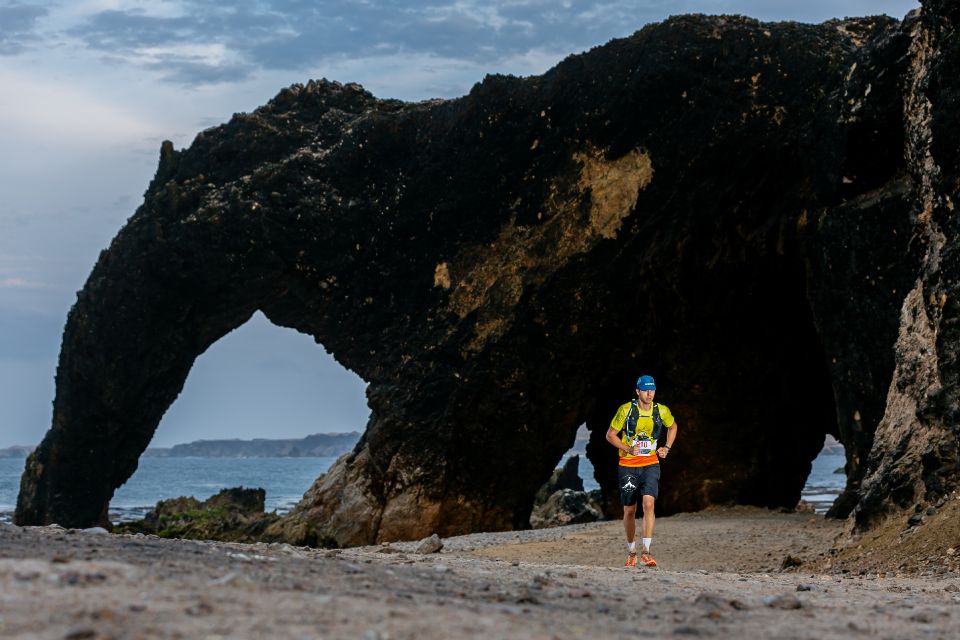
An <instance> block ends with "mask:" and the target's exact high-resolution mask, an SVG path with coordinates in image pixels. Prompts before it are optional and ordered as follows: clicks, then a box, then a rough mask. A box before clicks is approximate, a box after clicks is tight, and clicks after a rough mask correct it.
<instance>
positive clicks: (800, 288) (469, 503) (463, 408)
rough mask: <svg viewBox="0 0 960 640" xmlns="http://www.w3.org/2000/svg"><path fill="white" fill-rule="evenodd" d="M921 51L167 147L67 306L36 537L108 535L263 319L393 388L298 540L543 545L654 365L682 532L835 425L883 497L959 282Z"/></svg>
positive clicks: (825, 53) (683, 75) (262, 119)
mask: <svg viewBox="0 0 960 640" xmlns="http://www.w3.org/2000/svg"><path fill="white" fill-rule="evenodd" d="M921 28H922V29H925V28H927V27H926V26H921V27H918V26H917V23H912V26H909V28H908V26H903V27H901V25H899V24H898V23H896V22H895V21H892V20H889V19H882V18H877V19H864V20H851V21H845V22H834V23H826V24H824V25H819V26H804V25H796V24H780V25H764V24H760V23H757V22H755V21H752V20H749V19H744V18H704V17H684V18H677V19H672V20H670V21H667V22H666V23H663V24H662V25H657V26H653V27H648V28H646V29H644V30H643V31H641V32H638V33H637V34H635V35H634V36H633V37H631V38H628V39H624V40H618V41H613V42H611V43H609V44H608V45H606V46H604V47H600V48H598V49H596V50H594V51H591V52H590V53H588V54H584V55H582V56H574V57H571V58H569V59H567V60H566V61H564V62H563V63H562V64H560V65H558V66H557V67H556V68H555V69H553V70H551V71H550V72H548V73H547V74H545V75H543V76H540V77H534V78H528V79H524V80H519V79H516V78H505V77H489V78H487V79H486V80H485V81H484V82H483V83H482V84H479V85H477V86H476V87H475V88H474V89H473V91H471V93H470V95H468V96H466V97H464V98H462V99H459V100H452V101H435V102H428V103H420V104H403V103H400V102H396V101H380V100H376V99H374V98H373V97H372V96H370V95H369V94H367V93H366V92H364V91H363V90H362V89H361V88H359V87H357V86H356V85H346V86H342V85H339V84H336V83H328V82H319V83H310V84H308V85H307V86H305V87H304V86H294V87H291V88H290V89H287V90H284V91H283V92H281V93H280V94H279V95H278V96H277V97H276V98H275V99H274V100H273V101H271V102H270V103H269V104H268V105H266V106H265V107H263V108H261V109H258V110H257V111H256V112H254V113H253V114H249V115H239V116H236V117H235V118H234V119H233V120H231V122H230V123H228V124H227V125H224V126H223V127H219V128H217V129H214V130H209V131H206V132H204V133H202V134H200V136H198V138H197V140H196V141H195V142H194V143H193V145H192V146H191V147H190V148H189V149H187V150H186V151H184V152H174V151H173V150H172V148H171V147H170V146H169V145H167V146H165V147H164V150H163V153H162V159H161V164H160V167H159V169H158V172H157V176H156V177H155V179H154V181H153V183H152V184H151V185H150V188H149V190H148V193H147V197H146V199H145V202H144V205H143V206H142V207H141V208H140V209H139V210H138V211H137V213H136V214H135V216H134V217H133V218H132V219H131V220H130V222H129V223H128V224H127V226H126V227H125V228H124V229H123V230H122V231H121V233H120V234H119V235H118V237H117V238H116V239H115V241H114V242H113V244H112V245H111V247H110V249H108V250H107V251H106V252H104V254H103V255H102V256H101V258H100V260H99V262H98V264H97V266H96V268H95V269H94V272H93V273H92V274H91V277H90V279H89V280H88V282H87V285H86V286H85V288H84V291H83V292H81V295H80V298H79V299H78V302H77V305H76V306H75V307H74V309H73V310H72V311H71V314H70V317H69V319H68V324H67V328H66V331H65V335H64V347H63V350H62V353H61V359H60V364H59V368H58V386H57V398H56V401H55V413H54V420H53V427H52V429H51V430H50V432H48V434H47V437H46V438H45V439H44V442H43V443H42V445H41V447H40V448H39V449H38V451H37V452H35V454H34V455H33V456H31V458H30V460H29V461H28V465H27V470H26V472H25V474H24V479H23V483H22V490H21V495H20V499H19V502H18V510H17V521H18V522H21V523H43V522H51V521H58V522H61V523H62V524H68V525H75V526H81V525H88V524H92V523H95V522H102V521H103V519H104V517H105V506H106V501H107V500H108V499H109V495H110V493H111V492H112V490H113V488H115V487H116V486H117V485H118V484H119V483H120V482H122V481H123V480H124V479H125V478H126V477H127V476H129V473H130V472H132V465H133V464H135V460H136V456H137V455H139V452H140V451H142V449H143V448H145V447H146V443H147V442H148V441H149V438H150V435H151V433H152V429H153V428H155V426H156V421H157V420H159V414H161V413H162V411H163V410H164V408H165V407H166V406H167V405H169V403H170V402H171V401H172V400H173V398H174V397H175V396H176V393H177V392H178V391H179V389H180V386H181V385H182V384H183V379H184V378H185V376H186V372H187V371H188V370H189V366H190V363H191V362H192V359H193V358H194V357H196V355H197V354H198V353H200V352H202V350H203V349H205V348H206V347H207V346H209V344H211V343H212V342H213V341H215V340H216V339H217V338H218V337H219V336H220V335H223V333H224V332H225V331H228V330H229V329H230V328H232V327H234V326H237V324H239V323H241V322H243V321H244V320H245V319H246V318H247V317H249V315H250V314H251V313H253V311H254V310H255V309H261V310H262V311H263V312H264V313H265V314H266V315H267V317H268V318H269V319H270V320H271V321H273V322H274V323H276V324H279V325H282V326H287V327H293V328H295V329H297V330H299V331H303V332H305V333H309V334H310V335H313V336H314V337H315V339H316V340H317V341H318V342H319V343H321V344H323V345H324V347H326V348H327V349H329V350H330V351H331V352H332V353H333V354H334V355H335V357H336V358H337V359H338V360H339V361H340V362H341V363H342V364H344V365H345V366H346V367H348V368H349V369H351V370H353V371H355V372H357V373H358V374H359V375H360V376H361V377H363V378H364V379H365V380H366V381H368V382H369V385H370V386H369V389H368V398H369V403H370V408H371V411H372V414H371V418H370V422H369V423H368V426H367V430H366V433H365V434H364V436H363V438H362V439H361V441H360V442H359V444H358V445H357V448H356V449H355V451H354V452H353V454H351V455H349V456H347V457H345V458H343V459H341V460H340V461H339V462H338V463H337V464H336V465H335V466H334V467H333V468H332V469H331V471H330V472H329V473H328V474H326V475H325V476H324V477H322V478H320V479H319V480H318V482H317V483H316V484H315V485H314V487H313V488H311V490H310V491H308V493H307V495H306V496H305V497H304V500H303V501H302V502H301V503H300V505H298V507H297V508H296V509H295V510H294V511H293V512H292V513H291V514H290V516H289V517H288V518H286V519H285V520H284V522H283V523H282V524H281V526H278V527H277V528H276V529H275V530H274V531H273V532H272V535H274V536H276V537H282V538H284V539H287V540H290V541H295V542H307V543H314V544H317V543H330V542H332V543H336V544H358V543H365V542H374V541H377V540H387V539H395V538H411V537H417V536H420V535H423V534H427V533H431V532H434V531H436V532H438V533H441V534H451V533H458V532H464V531H470V530H477V529H502V528H510V527H523V526H526V523H527V518H528V516H529V511H530V505H531V501H532V499H533V495H534V493H535V491H536V489H537V487H538V486H539V485H540V483H542V482H543V481H544V480H545V479H546V478H547V477H548V476H549V474H550V471H551V470H552V469H553V467H554V465H555V464H556V462H557V460H559V458H560V456H561V455H562V454H563V452H564V451H566V450H567V449H568V448H569V446H570V445H571V444H572V442H573V438H574V434H575V431H576V428H577V425H579V424H581V423H583V422H587V424H588V425H589V426H590V428H591V429H592V431H593V440H594V442H593V443H592V446H591V450H590V454H589V455H590V457H591V460H592V461H593V463H594V465H595V466H596V467H597V468H598V469H603V468H606V469H608V470H609V467H610V465H611V464H612V461H611V458H604V457H603V449H602V448H600V447H598V446H597V445H598V444H600V445H602V442H600V440H599V438H601V437H602V431H603V429H605V427H606V423H607V422H608V421H609V416H610V413H611V411H612V410H613V408H614V407H615V406H616V405H617V404H618V403H620V402H623V401H624V400H625V399H626V398H627V397H629V393H630V381H631V380H633V379H634V378H635V376H636V375H637V373H638V372H639V371H640V370H648V371H653V372H655V373H656V374H657V376H658V378H659V380H660V381H661V384H662V386H663V389H664V391H663V395H662V397H661V399H662V400H663V401H664V402H666V403H668V404H670V405H671V406H672V407H673V408H674V409H675V410H676V413H677V415H678V416H679V417H680V419H681V424H682V425H684V429H685V431H684V435H683V440H682V441H681V443H680V445H679V447H678V448H677V456H676V457H675V458H674V459H673V461H672V463H671V464H672V465H673V466H672V467H671V473H672V474H674V475H673V479H672V480H671V484H670V485H668V486H667V487H666V493H665V495H664V499H663V500H662V503H661V504H662V508H663V509H664V510H666V511H670V510H677V509H685V508H698V507H702V506H705V505H707V504H711V503H716V502H728V501H737V502H748V503H754V504H764V505H768V506H775V505H782V506H789V504H790V503H791V501H795V499H796V498H798V497H799V491H800V488H801V487H802V485H803V478H804V477H805V475H806V473H807V472H808V471H809V462H810V460H812V459H813V457H814V456H815V455H816V453H817V451H818V450H819V446H820V444H821V443H822V435H823V433H824V432H826V431H831V430H836V431H837V432H838V433H839V435H840V436H841V438H842V439H844V441H845V442H846V443H848V444H849V443H851V442H852V443H853V444H854V445H855V446H854V447H853V448H852V449H851V448H849V447H848V451H851V450H852V451H853V453H851V454H850V466H851V469H852V473H851V476H850V478H851V479H850V485H849V486H848V494H847V502H846V506H845V507H844V508H845V509H846V510H847V511H849V509H852V508H853V505H854V504H861V506H863V505H864V504H865V503H858V500H860V497H861V493H860V486H859V482H860V481H861V480H862V479H863V478H864V477H865V476H866V475H867V474H868V473H870V472H871V470H875V469H882V468H883V467H882V466H881V465H879V463H877V462H876V461H874V462H869V463H866V462H865V461H866V460H867V457H868V454H870V455H871V456H872V455H873V454H871V447H872V446H873V437H872V434H873V432H874V430H875V429H876V428H877V425H878V424H879V423H880V422H881V420H888V421H889V420H891V417H890V406H891V405H890V403H889V402H887V403H886V405H885V402H884V400H883V397H884V394H885V393H886V390H887V387H888V385H889V381H890V379H891V376H892V374H893V372H894V368H895V365H896V363H895V361H894V360H895V357H894V356H895V354H894V349H893V348H892V345H893V344H894V342H896V341H897V340H898V334H899V329H900V324H901V321H900V316H899V309H900V306H901V304H902V302H903V300H904V297H905V295H906V292H907V291H908V290H909V289H910V287H911V286H912V284H911V283H913V282H914V281H916V280H917V279H918V278H920V277H921V276H923V274H924V273H927V276H925V277H927V278H928V279H930V280H932V281H931V282H927V283H926V286H928V287H933V288H935V287H936V286H937V285H936V278H935V277H931V276H930V272H929V271H927V272H925V271H924V269H925V268H926V267H925V266H924V264H927V263H925V262H924V260H927V258H925V257H924V256H926V255H927V254H926V253H925V249H924V246H923V244H922V243H917V244H915V245H911V247H910V249H909V250H907V251H904V250H903V249H902V245H900V244H898V243H892V242H890V241H889V239H888V235H889V234H890V232H891V230H893V231H897V232H898V233H900V234H901V237H932V234H933V232H932V231H931V230H930V228H929V224H928V223H929V221H930V217H929V215H928V216H927V217H926V218H924V217H923V216H920V217H919V218H918V217H917V216H916V215H915V214H916V210H915V202H916V200H917V195H918V193H922V194H926V195H927V196H930V194H931V193H932V191H931V190H933V191H935V188H934V187H931V186H929V185H927V184H926V183H925V182H924V179H925V178H924V175H925V174H924V173H923V172H924V171H925V169H924V168H923V167H922V166H921V164H920V163H918V162H916V161H914V160H913V158H914V157H921V156H922V153H915V152H916V151H917V149H921V148H922V147H923V143H922V140H923V137H922V136H914V137H910V136H911V135H912V133H913V132H915V129H916V127H917V126H919V125H916V123H914V122H912V121H911V120H910V119H909V118H907V120H906V122H905V121H904V118H903V105H904V103H905V98H904V95H903V89H902V87H903V86H904V85H903V83H902V82H901V81H902V79H903V78H904V76H905V75H907V74H908V73H913V74H923V73H926V71H924V70H923V68H919V70H917V69H918V68H915V69H913V70H910V69H908V67H907V62H908V61H909V60H910V58H909V56H907V55H905V54H907V52H908V48H909V47H910V46H911V42H913V43H916V42H918V40H917V39H916V38H915V36H914V35H913V34H912V32H911V31H910V30H909V29H915V30H916V29H921ZM915 46H918V47H929V45H915ZM931 50H932V49H926V50H925V51H927V53H929V51H931ZM911 55H914V56H917V55H919V54H918V53H917V52H916V51H914V52H913V53H912V54H911ZM930 55H933V54H930ZM914 80H916V78H914ZM921 84H922V83H919V84H916V86H915V87H914V88H913V89H911V91H913V92H914V93H916V92H919V91H922V89H921V88H919V87H920V85H921ZM906 103H907V104H909V103H910V100H909V99H907V100H906ZM918 140H920V142H918ZM905 144H906V146H907V147H908V151H909V153H908V156H909V157H907V158H905V157H904V154H903V149H904V146H905ZM865 147H867V148H868V149H869V150H865ZM910 150H912V151H910ZM910 154H914V155H910ZM924 185H926V186H924ZM931 197H932V196H931ZM937 206H940V205H937ZM944 206H945V205H944ZM924 220H926V222H924ZM924 224H927V225H928V226H924ZM867 277H869V278H874V279H876V278H880V277H883V278H885V280H884V282H885V283H888V284H889V285H890V286H889V287H884V288H878V289H871V288H869V287H864V286H863V282H864V279H865V278H867ZM837 292H840V293H839V294H838V293H837ZM854 292H855V293H856V295H855V296H854V295H853V293H854ZM914 298H916V299H920V298H917V296H914ZM864 308H866V309H869V313H868V314H864V313H863V309H864ZM638 316H642V318H641V319H640V321H638ZM930 317H933V315H932V314H931V315H930ZM938 317H939V316H938ZM931 322H932V321H931ZM851 326H853V327H855V328H856V334H855V335H853V336H852V337H851V336H850V335H849V334H850V332H849V330H848V329H849V327H851ZM784 333H787V334H788V336H787V339H784ZM901 343H903V344H906V343H905V341H901ZM851 362H855V365H851ZM951 388H952V387H951ZM758 391H759V393H758ZM918 393H919V392H918ZM625 396H626V397H625ZM940 398H941V400H942V398H943V396H940ZM731 399H732V401H733V403H734V404H735V405H736V410H735V411H733V412H731V411H728V410H727V405H728V404H729V403H730V402H731ZM811 403H812V405H813V407H814V408H813V409H807V405H809V404H811ZM884 406H886V408H887V415H886V416H885V415H884V411H883V409H884ZM799 407H802V408H803V409H802V410H803V411H812V415H808V414H806V413H805V414H801V415H797V414H796V413H795V410H796V411H800V410H801V409H798V408H799ZM855 409H856V412H855V411H854V410H855ZM931 411H934V414H935V413H936V411H935V410H933V409H931ZM938 415H939V414H938ZM852 416H857V418H856V419H855V420H854V418H853V417H852ZM694 452H695V453H696V455H694ZM711 452H713V454H712V457H711ZM884 455H885V452H884V451H879V452H877V456H879V457H878V458H877V460H880V459H881V458H883V456H884ZM871 460H873V458H872V457H871ZM931 464H933V463H931ZM871 465H872V466H871ZM605 477H609V476H605ZM880 477H881V480H882V474H881V476H880ZM909 477H910V478H915V477H916V476H909ZM945 483H946V481H944V482H942V483H941V484H945ZM877 486H882V482H881V483H880V485H876V484H874V485H873V488H872V489H871V491H872V493H871V494H870V495H871V496H877V495H879V494H878V490H877ZM604 489H605V491H606V493H607V495H608V496H609V495H611V493H612V489H611V485H610V484H609V481H606V480H605V481H604ZM911 495H913V494H911ZM898 500H900V501H902V499H898ZM866 504H868V505H869V509H867V510H866V511H863V514H862V515H863V517H867V516H869V515H870V514H877V513H882V512H883V511H884V510H885V509H887V508H889V504H888V503H886V502H883V500H877V499H874V501H873V502H870V503H866ZM898 504H899V502H898ZM901 506H902V505H901Z"/></svg>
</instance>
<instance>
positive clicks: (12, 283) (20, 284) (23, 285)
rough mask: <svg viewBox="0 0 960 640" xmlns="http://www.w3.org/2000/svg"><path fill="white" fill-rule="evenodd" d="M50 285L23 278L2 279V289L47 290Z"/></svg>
mask: <svg viewBox="0 0 960 640" xmlns="http://www.w3.org/2000/svg"><path fill="white" fill-rule="evenodd" d="M48 286H49V285H47V284H45V283H43V282H36V281H33V280H24V279H23V278H3V279H0V289H46V288H47V287H48Z"/></svg>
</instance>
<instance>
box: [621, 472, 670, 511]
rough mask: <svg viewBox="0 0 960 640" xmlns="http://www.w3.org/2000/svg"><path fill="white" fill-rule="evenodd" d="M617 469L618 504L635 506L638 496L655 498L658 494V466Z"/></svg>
mask: <svg viewBox="0 0 960 640" xmlns="http://www.w3.org/2000/svg"><path fill="white" fill-rule="evenodd" d="M617 468H618V469H619V470H620V471H619V475H620V504H622V505H623V506H625V507H629V506H631V505H635V504H637V499H638V498H639V497H640V496H653V498H654V499H656V498H657V494H659V493H660V465H659V464H651V465H647V466H646V467H617Z"/></svg>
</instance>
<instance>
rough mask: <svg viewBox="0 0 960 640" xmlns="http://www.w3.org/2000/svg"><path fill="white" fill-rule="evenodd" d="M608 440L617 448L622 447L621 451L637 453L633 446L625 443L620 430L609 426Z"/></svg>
mask: <svg viewBox="0 0 960 640" xmlns="http://www.w3.org/2000/svg"><path fill="white" fill-rule="evenodd" d="M607 442H609V443H610V444H612V445H613V446H615V447H616V448H617V449H620V451H623V452H624V453H629V454H631V455H636V454H635V453H634V452H633V449H632V448H631V447H628V446H627V445H625V444H623V441H622V440H620V432H619V431H617V430H616V429H614V428H613V427H609V428H607Z"/></svg>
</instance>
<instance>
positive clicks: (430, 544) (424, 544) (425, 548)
mask: <svg viewBox="0 0 960 640" xmlns="http://www.w3.org/2000/svg"><path fill="white" fill-rule="evenodd" d="M441 549H443V542H442V541H441V540H440V536H438V535H437V534H433V535H432V536H430V537H429V538H424V539H423V540H421V541H420V544H418V545H417V553H423V554H427V553H437V552H439V551H440V550H441Z"/></svg>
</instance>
